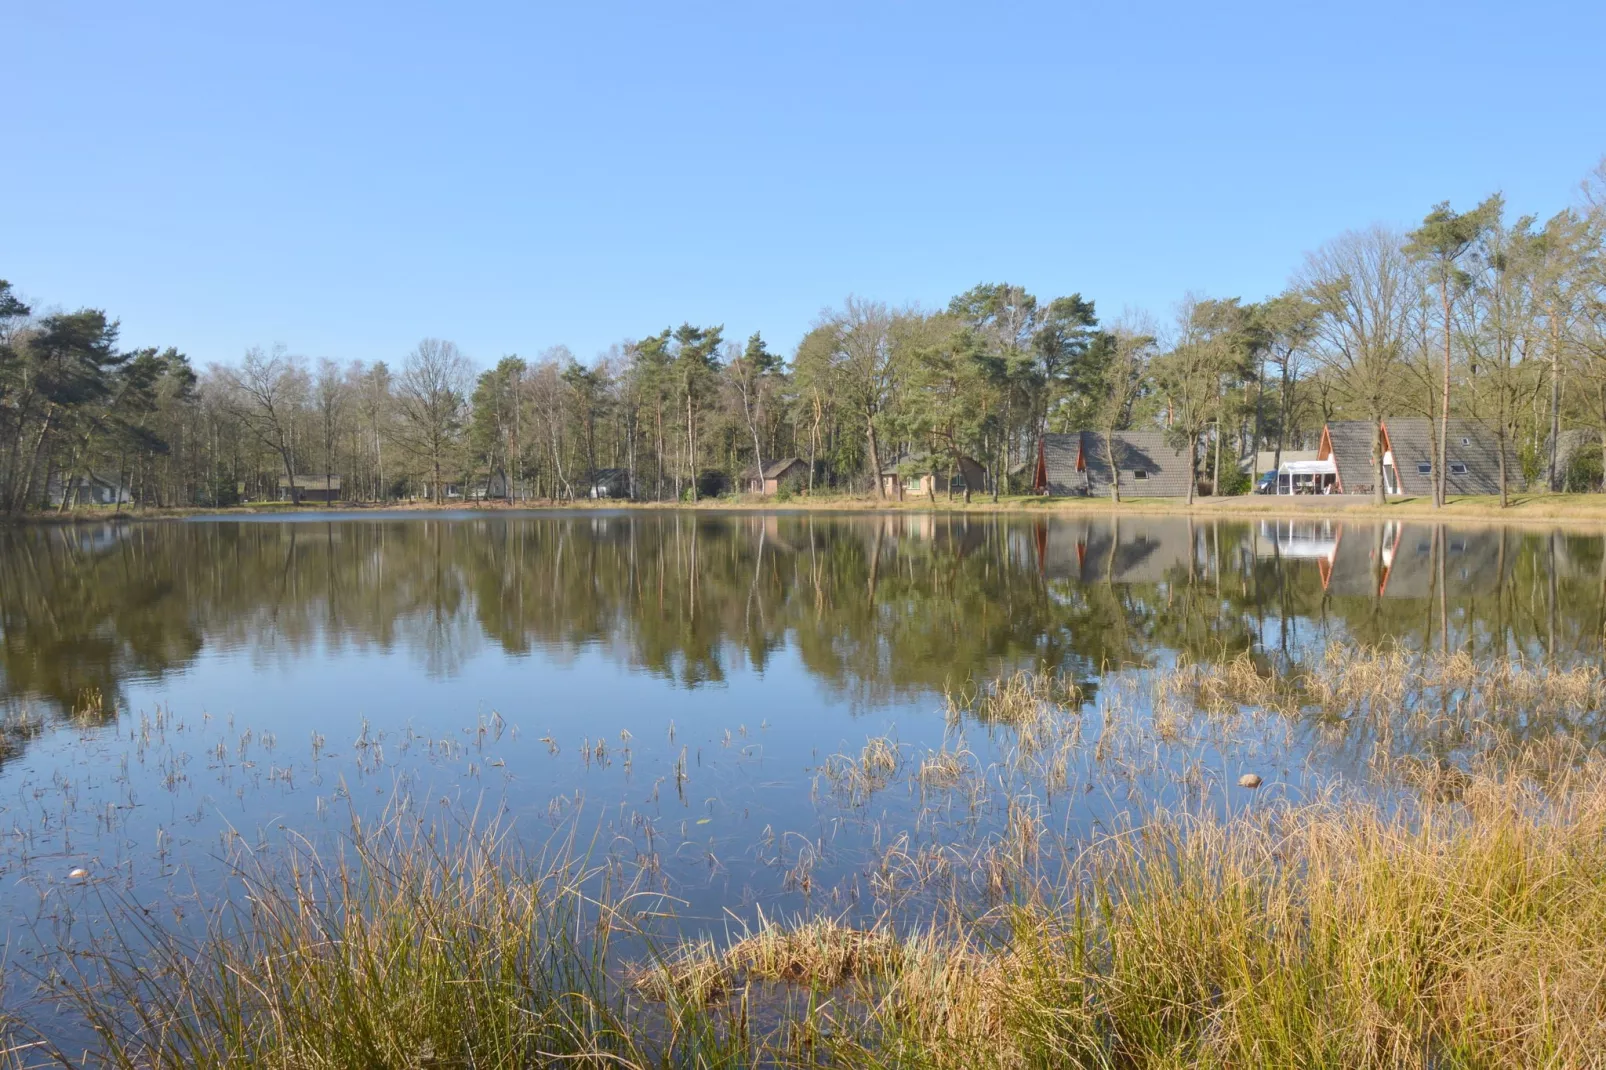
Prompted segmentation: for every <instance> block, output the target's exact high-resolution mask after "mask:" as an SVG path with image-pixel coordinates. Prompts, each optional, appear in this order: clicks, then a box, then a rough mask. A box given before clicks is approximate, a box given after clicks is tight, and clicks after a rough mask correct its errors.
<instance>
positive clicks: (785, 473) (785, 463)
mask: <svg viewBox="0 0 1606 1070" xmlns="http://www.w3.org/2000/svg"><path fill="white" fill-rule="evenodd" d="M808 480H809V462H807V461H805V460H804V459H803V458H801V457H782V458H781V459H780V460H778V461H771V462H770V463H769V464H767V465H765V466H764V470H763V471H762V472H760V471H759V470H758V468H757V467H753V468H749V469H748V470H747V471H746V472H745V473H743V475H742V486H743V488H744V489H745V490H746V491H747V492H748V493H749V494H778V493H779V492H780V489H781V484H782V483H786V482H794V481H795V482H796V483H797V484H798V485H800V486H801V485H805V484H807V483H808Z"/></svg>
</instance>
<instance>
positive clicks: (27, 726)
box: [0, 706, 45, 761]
mask: <svg viewBox="0 0 1606 1070" xmlns="http://www.w3.org/2000/svg"><path fill="white" fill-rule="evenodd" d="M44 730H45V721H44V718H43V717H40V716H39V715H38V714H37V713H35V712H34V711H33V710H31V709H29V708H27V707H26V706H24V707H12V708H8V709H6V710H4V711H0V761H4V760H5V759H7V758H10V757H12V756H13V755H16V754H20V753H22V749H23V748H24V747H25V746H27V744H28V742H29V741H30V740H34V739H37V738H39V736H40V734H41V733H43V732H44Z"/></svg>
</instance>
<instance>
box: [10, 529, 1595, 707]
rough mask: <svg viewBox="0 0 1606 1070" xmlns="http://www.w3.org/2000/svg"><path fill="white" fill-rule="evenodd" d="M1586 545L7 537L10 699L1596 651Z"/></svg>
mask: <svg viewBox="0 0 1606 1070" xmlns="http://www.w3.org/2000/svg"><path fill="white" fill-rule="evenodd" d="M1603 610H1606V547H1603V540H1602V538H1601V536H1600V535H1598V534H1592V533H1578V532H1567V531H1562V530H1550V531H1544V530H1528V529H1513V528H1506V527H1492V526H1491V527H1482V528H1453V527H1446V526H1443V525H1434V524H1426V523H1385V524H1376V523H1354V522H1338V521H1327V520H1308V521H1287V520H1264V521H1256V522H1245V523H1239V522H1230V521H1221V520H1196V519H1190V518H1185V517H1174V518H1170V517H1123V518H1114V517H1111V518H1098V517H1087V518H1074V519H1064V520H1022V519H1009V518H1002V517H977V516H966V515H952V516H944V515H917V514H896V515H889V516H846V517H826V516H815V515H807V514H792V515H788V514H768V515H766V514H741V515H725V514H710V513H697V514H691V513H645V514H623V515H595V514H584V515H563V514H556V515H527V516H496V517H488V516H481V517H468V518H462V519H437V518H416V519H415V518H407V519H385V520H332V521H327V522H306V521H301V522H273V523H264V522H238V521H215V522H192V523H152V524H131V525H125V526H122V527H98V528H86V527H59V528H24V529H10V530H6V531H4V532H0V699H3V700H4V702H5V703H6V704H8V705H10V706H12V707H15V706H18V705H19V704H25V705H29V706H42V707H45V708H47V709H49V710H52V711H57V712H59V711H62V710H67V709H71V708H74V707H75V706H79V705H81V704H82V702H83V700H84V696H85V695H86V694H99V695H100V696H101V697H102V699H103V706H104V708H105V709H107V710H112V709H114V708H115V707H116V705H117V704H118V699H119V696H120V695H121V693H122V690H123V688H124V687H125V686H126V685H128V684H129V683H130V682H132V681H143V682H148V681H153V680H160V679H161V678H162V677H164V676H165V675H167V674H170V673H175V672H182V671H184V670H185V669H186V667H187V666H189V665H191V664H192V663H193V662H194V661H195V660H196V659H197V658H199V657H201V656H202V655H203V653H204V652H207V651H214V652H216V651H231V650H240V651H246V652H248V653H249V655H250V656H251V657H252V658H253V659H255V660H257V661H259V662H262V663H273V662H275V661H282V660H285V659H308V658H325V659H331V658H339V657H341V656H342V655H343V654H344V653H346V652H352V651H361V650H364V649H377V650H380V651H386V652H404V653H405V654H407V655H408V656H409V657H410V658H412V659H414V660H416V661H417V662H418V663H420V664H422V665H423V666H425V667H427V669H428V671H429V672H430V673H432V674H435V675H438V676H442V677H448V678H450V677H453V676H454V675H456V674H459V673H460V671H461V670H462V667H463V666H464V664H465V662H466V661H467V660H468V659H470V658H471V657H473V656H475V655H477V654H479V653H481V652H483V651H484V650H486V649H487V648H490V649H492V650H495V651H500V652H501V653H502V654H503V655H506V656H523V655H527V654H531V653H539V654H541V655H542V656H544V657H546V658H548V659H558V660H562V659H566V658H573V657H575V656H576V655H577V654H578V653H579V652H581V651H582V650H586V649H598V650H602V651H604V652H605V653H606V654H607V656H608V659H609V660H610V661H611V662H612V663H613V664H615V665H618V666H623V667H626V668H628V669H629V670H632V671H635V672H642V673H649V674H652V675H654V676H657V677H660V678H662V679H663V680H665V681H668V682H670V683H672V684H674V685H676V686H680V687H689V688H695V687H700V686H705V685H713V684H718V683H720V682H721V681H722V680H723V679H724V678H725V677H726V675H727V673H728V672H729V671H730V670H731V668H732V667H733V666H735V665H738V664H741V663H745V664H747V665H750V666H752V667H754V668H756V669H760V670H762V669H763V668H764V667H765V665H766V664H767V662H769V661H770V659H772V658H773V657H775V656H776V654H777V652H779V651H782V650H784V649H791V650H794V651H795V652H796V655H797V657H798V658H799V659H800V660H801V662H802V664H803V665H804V666H806V668H807V671H808V672H809V674H810V675H811V676H813V677H814V678H815V679H816V680H817V681H818V682H819V683H820V684H821V685H822V686H824V687H825V688H827V690H828V691H829V692H831V693H833V694H836V695H840V696H845V697H848V698H850V699H852V700H854V701H856V702H859V703H865V704H874V703H878V702H884V701H887V700H889V699H891V698H895V697H898V696H904V695H910V694H918V693H925V692H936V691H941V690H942V689H944V688H947V687H950V686H953V685H954V684H956V683H960V682H963V681H966V680H970V679H977V678H982V677H984V676H988V675H991V674H993V673H995V672H997V671H999V670H1001V669H1009V668H1017V667H1030V668H1060V669H1064V670H1067V671H1069V672H1072V673H1074V674H1075V675H1076V676H1077V677H1078V678H1080V679H1081V680H1083V681H1084V682H1086V683H1094V682H1096V680H1097V678H1098V677H1099V676H1100V674H1101V673H1102V672H1104V671H1105V670H1107V669H1109V668H1113V667H1118V666H1127V665H1141V664H1147V663H1152V662H1154V661H1156V660H1158V659H1164V658H1166V657H1169V656H1171V655H1174V654H1177V653H1185V654H1187V655H1189V656H1191V657H1192V658H1195V659H1199V660H1215V659H1220V658H1223V657H1229V656H1233V655H1236V654H1237V653H1239V652H1241V651H1244V650H1263V651H1265V652H1267V653H1268V654H1272V655H1277V656H1282V657H1286V658H1290V659H1298V658H1300V657H1301V656H1303V653H1304V652H1307V651H1309V650H1312V649H1315V648H1316V647H1317V646H1319V645H1321V644H1324V643H1325V641H1326V640H1327V639H1328V638H1329V637H1331V636H1334V635H1348V636H1351V637H1353V638H1354V639H1356V640H1358V641H1361V642H1365V643H1380V642H1387V641H1391V640H1397V641H1400V642H1403V643H1406V644H1408V645H1411V646H1414V647H1420V648H1428V649H1436V648H1451V647H1459V648H1467V649H1471V650H1474V651H1476V652H1481V653H1489V654H1501V655H1506V654H1514V653H1521V654H1524V655H1530V656H1539V655H1550V656H1556V657H1574V656H1577V655H1579V654H1582V653H1595V652H1598V650H1599V647H1600V641H1601V636H1602V627H1603Z"/></svg>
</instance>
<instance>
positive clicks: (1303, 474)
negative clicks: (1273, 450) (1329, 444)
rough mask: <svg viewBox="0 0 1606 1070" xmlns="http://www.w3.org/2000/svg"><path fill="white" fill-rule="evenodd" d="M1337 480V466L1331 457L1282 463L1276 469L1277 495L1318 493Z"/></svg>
mask: <svg viewBox="0 0 1606 1070" xmlns="http://www.w3.org/2000/svg"><path fill="white" fill-rule="evenodd" d="M1329 476H1331V477H1332V480H1329V479H1328V477H1329ZM1337 479H1338V465H1337V464H1335V463H1333V459H1332V458H1331V457H1328V458H1326V459H1324V460H1320V461H1284V462H1283V463H1282V464H1281V465H1279V466H1278V468H1277V493H1278V494H1296V493H1299V492H1300V491H1304V492H1305V493H1312V494H1314V493H1319V492H1320V491H1321V490H1322V489H1323V488H1325V487H1326V486H1327V485H1328V484H1329V483H1330V482H1334V481H1336V480H1337Z"/></svg>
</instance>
